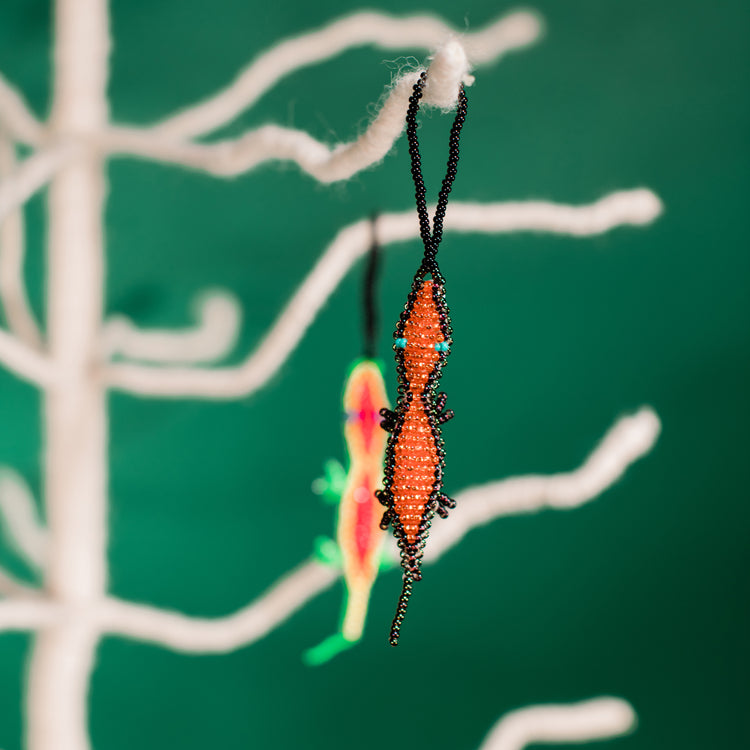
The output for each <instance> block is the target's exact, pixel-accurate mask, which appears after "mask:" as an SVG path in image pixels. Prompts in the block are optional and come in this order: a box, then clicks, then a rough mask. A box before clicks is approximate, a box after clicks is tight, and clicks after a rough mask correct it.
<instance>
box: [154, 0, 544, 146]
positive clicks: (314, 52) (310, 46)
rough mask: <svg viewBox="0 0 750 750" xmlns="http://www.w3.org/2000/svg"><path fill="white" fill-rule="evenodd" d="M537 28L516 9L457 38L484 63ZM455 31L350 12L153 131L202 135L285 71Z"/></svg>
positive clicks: (414, 44) (440, 39)
mask: <svg viewBox="0 0 750 750" xmlns="http://www.w3.org/2000/svg"><path fill="white" fill-rule="evenodd" d="M541 29H542V27H541V21H540V20H539V17H538V16H537V15H536V14H534V13H531V12H529V11H516V12H515V13H511V14H509V15H507V16H504V17H502V18H500V19H498V20H496V21H494V22H493V23H492V24H490V25H489V26H487V27H486V28H484V29H482V30H480V31H478V32H475V33H467V34H462V35H461V43H462V45H463V46H464V47H465V48H466V49H467V51H468V53H469V59H470V62H472V63H474V64H481V63H489V62H491V61H493V60H497V59H499V58H500V57H502V56H503V55H504V54H506V53H508V52H510V51H512V50H515V49H520V48H523V47H525V46H527V45H529V44H532V43H533V42H534V41H536V39H538V37H539V35H540V33H541ZM455 33H456V32H455V31H454V29H452V28H451V27H450V26H448V25H447V24H446V23H444V22H443V21H440V20H439V19H437V18H435V17H434V16H428V15H415V16H407V17H405V18H394V17H393V16H388V15H386V14H383V13H374V12H365V13H354V14H353V15H350V16H347V17H346V18H342V19H341V20H339V21H335V22H334V23H331V24H328V25H327V26H325V27H323V28H321V29H317V30H316V31H312V32H309V33H307V34H302V35H300V36H298V37H295V38H293V39H288V40H286V41H284V42H281V43H280V44H277V45H275V46H274V47H273V48H272V49H271V50H269V51H268V52H266V53H264V54H262V55H261V56H260V57H258V58H257V59H256V60H255V61H254V62H253V63H251V64H250V65H249V66H248V67H247V68H246V69H245V70H243V71H242V72H241V73H240V74H239V75H238V77H237V78H236V80H235V81H234V82H233V83H232V84H230V85H229V86H227V87H226V88H225V89H223V90H221V91H220V92H219V93H218V94H215V95H214V96H212V97H210V98H208V99H206V100H205V101H203V102H200V103H199V104H197V105H194V106H192V107H190V108H188V109H185V110H183V111H182V112H180V113H178V114H177V115H174V116H172V117H170V118H168V119H166V120H164V121H162V122H161V123H160V124H158V125H157V126H155V127H154V128H153V131H154V132H155V133H158V134H159V135H160V136H166V137H167V138H169V139H174V138H179V139H185V138H193V137H196V136H200V135H204V134H206V133H209V132H211V131H212V130H215V129H216V128H218V127H221V126H222V125H225V124H227V123H229V122H231V121H232V120H233V119H234V118H235V117H236V116H237V115H239V114H240V112H242V111H243V110H244V109H246V108H248V107H250V106H251V105H252V104H253V103H255V102H256V101H257V100H258V99H259V98H260V97H261V96H262V95H263V94H264V93H265V92H266V91H268V90H269V89H270V88H271V87H273V86H274V85H275V84H276V83H277V82H278V81H279V80H281V79H282V78H284V77H285V76H287V75H289V74H290V73H292V72H294V71H295V70H299V69H301V68H304V67H306V66H308V65H312V64H314V63H317V62H322V61H323V60H327V59H329V58H331V57H335V56H336V55H338V54H340V53H341V52H343V51H344V50H347V49H351V48H353V47H359V46H363V45H366V44H372V45H375V46H377V47H381V48H384V49H415V48H416V49H419V48H421V49H425V50H433V49H435V48H436V47H438V46H439V45H441V44H443V43H444V42H445V40H446V38H447V37H449V36H451V35H453V34H455Z"/></svg>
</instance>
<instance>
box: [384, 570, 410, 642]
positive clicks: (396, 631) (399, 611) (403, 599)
mask: <svg viewBox="0 0 750 750" xmlns="http://www.w3.org/2000/svg"><path fill="white" fill-rule="evenodd" d="M413 586H414V581H413V579H412V577H411V572H408V573H406V574H405V575H404V587H403V588H402V589H401V596H399V598H398V606H397V607H396V616H395V617H394V618H393V624H392V625H391V637H390V642H391V646H398V637H399V635H400V634H401V623H402V622H403V621H404V617H405V616H406V608H407V607H408V606H409V597H410V596H411V590H412V588H413Z"/></svg>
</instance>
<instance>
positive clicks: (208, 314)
mask: <svg viewBox="0 0 750 750" xmlns="http://www.w3.org/2000/svg"><path fill="white" fill-rule="evenodd" d="M194 313H195V318H196V325H195V326H194V327H193V328H188V329H186V330H184V331H176V330H168V329H151V330H142V329H140V328H138V327H137V326H135V325H134V324H133V322H132V321H131V320H130V319H129V318H126V317H125V316H124V315H117V316H114V317H112V318H110V319H109V320H108V321H107V323H106V324H105V325H104V330H103V332H102V346H103V355H104V357H105V359H110V358H112V357H115V356H118V355H119V356H122V357H125V358H126V359H134V360H141V361H144V362H158V363H167V362H170V363H183V364H187V363H192V364H197V363H206V362H213V361H215V360H217V359H221V358H222V357H225V356H227V354H229V353H230V352H231V351H232V348H233V347H234V345H235V343H236V342H237V336H238V334H239V329H240V321H241V307H240V304H239V302H238V300H237V298H236V297H234V295H232V294H230V293H229V292H227V291H225V290H210V291H207V292H204V293H203V294H201V295H200V296H199V297H197V298H196V300H195V302H194Z"/></svg>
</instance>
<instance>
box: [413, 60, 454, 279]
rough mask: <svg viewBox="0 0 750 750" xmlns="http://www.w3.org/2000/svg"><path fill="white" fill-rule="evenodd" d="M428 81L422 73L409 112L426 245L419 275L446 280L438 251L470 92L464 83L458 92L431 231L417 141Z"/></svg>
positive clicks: (416, 183) (420, 217) (419, 211)
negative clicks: (422, 102) (466, 91)
mask: <svg viewBox="0 0 750 750" xmlns="http://www.w3.org/2000/svg"><path fill="white" fill-rule="evenodd" d="M426 80H427V71H422V73H421V75H420V76H419V78H418V79H417V82H416V83H415V84H414V90H413V92H412V95H411V96H410V97H409V108H408V110H407V112H406V137H407V139H408V141H409V155H410V156H411V176H412V179H413V180H414V195H415V197H416V199H417V215H418V216H419V234H420V236H421V237H422V243H423V244H424V259H423V260H422V265H421V266H420V268H419V271H418V272H417V275H418V276H420V275H421V276H424V275H425V274H427V273H431V274H432V275H433V277H437V278H439V279H442V274H440V269H439V268H438V266H437V260H436V256H437V251H438V247H439V245H440V241H441V240H442V239H443V220H444V219H445V210H446V207H447V205H448V195H449V194H450V192H451V187H452V186H453V180H454V179H455V177H456V167H457V165H458V156H459V153H458V143H459V138H460V136H461V128H462V127H463V124H464V122H465V121H466V106H467V100H466V93H465V92H464V87H463V84H462V85H461V86H459V89H458V108H457V110H456V119H455V120H454V121H453V126H452V127H451V132H450V137H449V139H448V167H447V170H446V173H445V177H444V178H443V184H442V186H441V188H440V194H439V196H438V201H437V206H436V207H435V216H434V218H433V220H432V229H430V217H429V214H428V213H427V201H426V191H425V187H424V179H423V178H422V160H421V158H420V156H419V140H418V139H417V112H418V111H419V102H420V99H421V98H422V93H423V90H424V85H425V82H426Z"/></svg>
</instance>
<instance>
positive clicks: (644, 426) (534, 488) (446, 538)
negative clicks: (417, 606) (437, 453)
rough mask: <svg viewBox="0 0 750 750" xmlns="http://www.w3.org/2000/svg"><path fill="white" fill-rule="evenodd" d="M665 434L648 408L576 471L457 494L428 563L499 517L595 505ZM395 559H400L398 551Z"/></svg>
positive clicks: (436, 528)
mask: <svg viewBox="0 0 750 750" xmlns="http://www.w3.org/2000/svg"><path fill="white" fill-rule="evenodd" d="M660 430H661V423H660V422H659V417H658V416H657V415H656V413H655V412H654V411H653V410H652V409H650V408H649V407H646V406H644V407H643V408H641V409H640V410H639V411H638V412H636V413H635V414H633V415H632V416H628V417H622V418H621V419H620V420H619V421H618V422H617V423H615V425H614V426H613V427H612V428H611V429H610V430H609V432H607V434H606V435H605V436H604V437H603V438H602V441H601V442H600V443H599V445H597V447H596V448H595V449H594V450H593V452H592V453H591V454H590V455H589V457H588V458H587V459H586V461H585V462H584V463H583V464H582V465H581V466H580V467H579V468H578V469H576V470H575V471H571V472H567V473H561V474H552V475H551V476H540V475H533V474H532V475H529V476H521V477H511V478H510V479H503V480H500V481H498V482H493V483H491V484H484V485H480V486H478V487H470V488H468V489H466V490H463V491H462V492H460V493H459V494H458V495H456V498H455V499H456V504H457V505H456V508H455V509H454V510H452V511H451V515H450V517H449V519H448V521H447V522H446V523H435V524H433V526H432V530H431V532H430V543H429V544H428V545H427V547H426V549H425V562H434V561H435V560H437V559H438V558H439V557H441V556H442V555H443V553H445V551H446V550H449V549H450V548H451V547H455V546H456V545H457V544H458V543H459V542H460V541H461V540H462V539H463V538H464V537H465V536H466V534H468V532H469V531H471V530H472V529H476V528H478V527H480V526H485V525H486V524H488V523H490V522H492V521H494V520H495V519H496V518H501V517H504V516H512V515H517V514H519V513H535V512H538V511H540V510H544V509H556V510H568V509H571V508H577V507H579V506H580V505H583V504H584V503H587V502H589V501H591V500H593V499H594V498H595V497H597V496H598V495H600V494H601V493H602V492H604V490H606V489H607V488H608V487H611V486H612V485H614V484H615V483H616V482H617V481H618V480H619V479H620V477H622V475H623V474H624V473H625V471H626V470H627V469H628V467H629V466H630V465H631V464H633V463H635V461H637V460H638V459H639V458H641V457H643V456H645V455H646V454H647V453H648V452H649V451H650V450H651V448H653V446H654V444H655V443H656V439H657V438H658V437H659V432H660ZM391 554H392V556H393V557H394V558H396V559H397V555H396V552H395V549H394V550H392V552H391Z"/></svg>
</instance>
